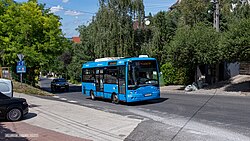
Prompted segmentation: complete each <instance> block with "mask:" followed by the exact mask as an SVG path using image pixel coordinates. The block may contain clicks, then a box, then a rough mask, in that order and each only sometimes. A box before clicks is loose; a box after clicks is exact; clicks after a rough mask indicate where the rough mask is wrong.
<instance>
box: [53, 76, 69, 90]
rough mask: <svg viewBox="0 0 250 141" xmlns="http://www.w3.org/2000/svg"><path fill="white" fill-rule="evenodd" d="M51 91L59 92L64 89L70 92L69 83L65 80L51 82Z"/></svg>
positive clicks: (59, 79)
mask: <svg viewBox="0 0 250 141" xmlns="http://www.w3.org/2000/svg"><path fill="white" fill-rule="evenodd" d="M50 87H51V91H52V92H54V91H58V90H61V89H64V90H66V91H69V83H68V82H67V81H66V80H65V79H64V78H56V79H53V80H52V81H51V85H50Z"/></svg>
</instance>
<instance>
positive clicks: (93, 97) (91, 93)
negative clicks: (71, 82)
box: [90, 91, 95, 100]
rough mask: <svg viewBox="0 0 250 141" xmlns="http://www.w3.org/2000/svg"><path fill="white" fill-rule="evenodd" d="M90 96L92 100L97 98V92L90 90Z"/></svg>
mask: <svg viewBox="0 0 250 141" xmlns="http://www.w3.org/2000/svg"><path fill="white" fill-rule="evenodd" d="M90 98H91V99H92V100H95V94H94V92H93V91H90Z"/></svg>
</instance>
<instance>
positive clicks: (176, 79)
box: [161, 62, 188, 85]
mask: <svg viewBox="0 0 250 141" xmlns="http://www.w3.org/2000/svg"><path fill="white" fill-rule="evenodd" d="M161 71H162V75H163V79H164V82H165V85H185V84H187V83H188V76H187V69H186V68H176V67H174V66H173V65H172V64H171V63H170V62H167V63H166V64H164V65H163V66H162V67H161Z"/></svg>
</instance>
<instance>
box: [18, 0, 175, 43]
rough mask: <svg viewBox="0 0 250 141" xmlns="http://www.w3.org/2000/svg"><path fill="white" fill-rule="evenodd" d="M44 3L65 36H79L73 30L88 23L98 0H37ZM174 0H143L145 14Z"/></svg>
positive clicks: (94, 11) (166, 8)
mask: <svg viewBox="0 0 250 141" xmlns="http://www.w3.org/2000/svg"><path fill="white" fill-rule="evenodd" d="M15 1H16V2H27V1H28V0H15ZM38 2H39V3H43V4H44V3H45V4H46V8H50V10H51V12H53V13H54V14H55V15H58V16H60V17H61V18H62V19H61V23H62V27H61V28H62V31H63V33H64V34H65V36H66V37H68V38H71V37H75V36H79V33H78V32H77V31H76V30H75V29H76V28H77V27H78V26H79V25H83V24H84V25H88V23H89V22H90V21H91V19H92V17H93V16H95V13H96V12H97V11H98V8H99V4H98V0H38ZM175 2H176V0H144V6H145V14H146V15H148V14H149V13H150V12H151V13H152V15H154V14H156V13H157V12H159V11H166V10H168V8H169V7H170V6H171V5H173V4H174V3H175Z"/></svg>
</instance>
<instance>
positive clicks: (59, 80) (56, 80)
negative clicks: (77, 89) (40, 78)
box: [55, 79, 66, 82]
mask: <svg viewBox="0 0 250 141" xmlns="http://www.w3.org/2000/svg"><path fill="white" fill-rule="evenodd" d="M55 82H66V80H65V79H55Z"/></svg>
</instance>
